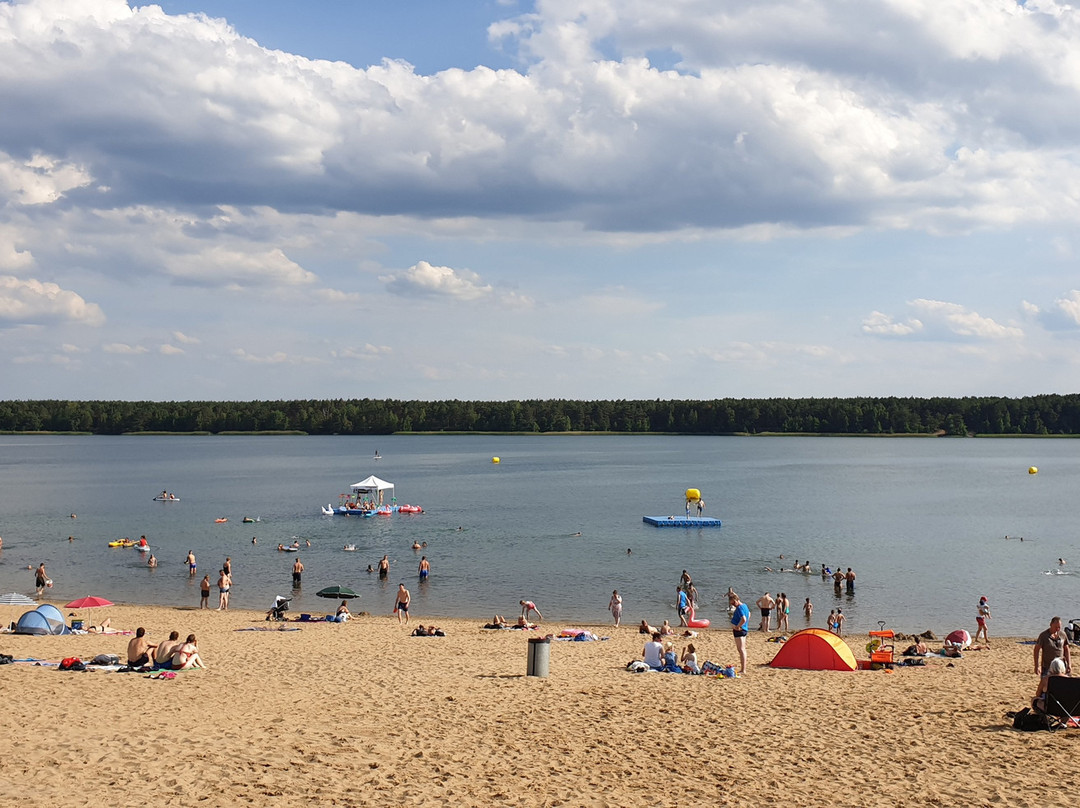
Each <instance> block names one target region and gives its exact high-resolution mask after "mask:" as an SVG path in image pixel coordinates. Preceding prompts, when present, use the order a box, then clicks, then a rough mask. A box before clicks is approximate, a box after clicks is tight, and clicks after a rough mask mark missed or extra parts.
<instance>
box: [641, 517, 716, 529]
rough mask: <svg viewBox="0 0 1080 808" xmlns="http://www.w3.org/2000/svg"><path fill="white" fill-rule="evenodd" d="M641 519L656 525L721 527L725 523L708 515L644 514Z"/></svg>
mask: <svg viewBox="0 0 1080 808" xmlns="http://www.w3.org/2000/svg"><path fill="white" fill-rule="evenodd" d="M641 521H642V522H645V523H647V524H650V525H653V526H654V527H720V526H721V525H722V524H723V523H722V522H721V521H720V520H719V519H713V518H711V517H708V516H643V517H641Z"/></svg>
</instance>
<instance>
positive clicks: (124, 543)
mask: <svg viewBox="0 0 1080 808" xmlns="http://www.w3.org/2000/svg"><path fill="white" fill-rule="evenodd" d="M109 546H110V547H134V546H135V542H133V541H132V540H131V539H120V540H119V541H111V542H109Z"/></svg>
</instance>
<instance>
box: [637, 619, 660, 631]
mask: <svg viewBox="0 0 1080 808" xmlns="http://www.w3.org/2000/svg"><path fill="white" fill-rule="evenodd" d="M658 631H659V629H655V628H653V627H652V626H650V625H649V621H648V620H642V621H641V625H640V626H638V634H646V635H651V634H656V633H657V632H658Z"/></svg>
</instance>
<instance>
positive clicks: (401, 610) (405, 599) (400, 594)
mask: <svg viewBox="0 0 1080 808" xmlns="http://www.w3.org/2000/svg"><path fill="white" fill-rule="evenodd" d="M410 603H412V595H410V594H409V590H408V589H406V588H405V582H404V581H402V582H401V583H400V584H398V587H397V604H396V605H395V606H394V612H395V613H396V614H397V621H398V625H401V616H402V615H403V614H404V615H405V625H409V604H410Z"/></svg>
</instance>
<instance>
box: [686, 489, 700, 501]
mask: <svg viewBox="0 0 1080 808" xmlns="http://www.w3.org/2000/svg"><path fill="white" fill-rule="evenodd" d="M699 499H701V492H700V491H698V490H697V489H696V488H687V489H686V501H687V502H697V501H698V500H699Z"/></svg>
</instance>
